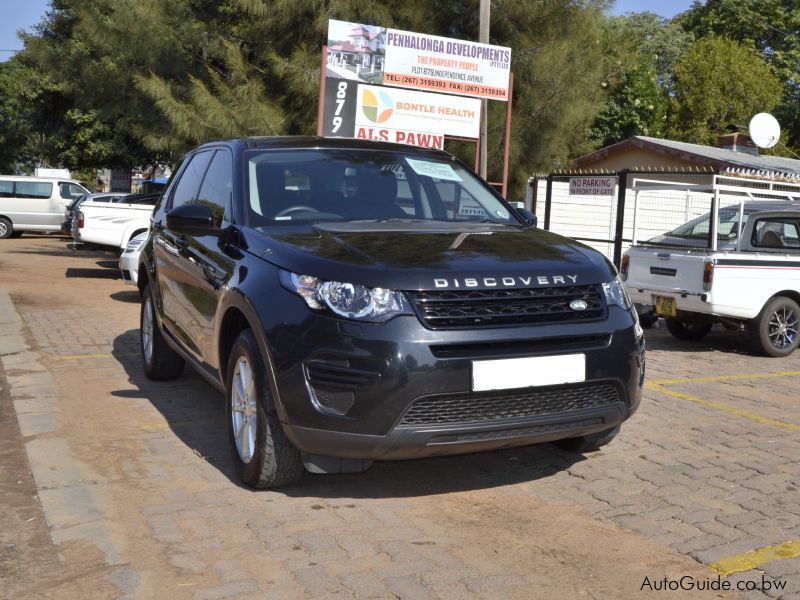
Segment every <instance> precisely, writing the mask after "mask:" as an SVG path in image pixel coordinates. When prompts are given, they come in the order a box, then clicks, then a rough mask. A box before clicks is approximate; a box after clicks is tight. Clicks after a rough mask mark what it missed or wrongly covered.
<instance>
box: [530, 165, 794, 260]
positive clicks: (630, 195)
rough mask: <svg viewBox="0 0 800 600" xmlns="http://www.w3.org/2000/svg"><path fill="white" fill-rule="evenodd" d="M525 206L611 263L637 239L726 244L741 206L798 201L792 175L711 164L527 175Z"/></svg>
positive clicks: (737, 225)
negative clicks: (730, 170)
mask: <svg viewBox="0 0 800 600" xmlns="http://www.w3.org/2000/svg"><path fill="white" fill-rule="evenodd" d="M528 184H529V187H528V194H527V195H526V208H528V209H529V210H532V211H533V212H534V213H536V214H537V215H538V217H539V223H540V225H541V226H542V227H543V228H544V229H547V230H549V231H553V232H555V233H558V234H561V235H564V236H567V237H570V238H573V239H575V240H578V241H581V242H584V243H586V244H587V245H589V246H591V247H593V248H595V249H596V250H598V251H600V252H602V253H603V254H605V255H606V256H607V257H608V258H609V259H611V260H612V261H613V262H614V264H616V265H617V266H619V264H620V260H621V257H622V254H623V253H624V252H625V251H626V250H627V249H628V248H629V247H630V245H631V243H632V242H634V240H635V241H636V242H637V243H649V244H653V245H665V246H672V247H683V248H698V249H717V247H733V246H735V244H736V243H737V242H738V235H739V232H740V231H741V230H742V226H743V224H744V220H745V219H746V217H747V214H748V213H749V212H752V211H753V210H756V209H757V208H759V209H771V208H773V207H774V208H777V207H779V206H783V205H785V204H786V202H787V201H791V200H797V201H800V182H793V181H780V180H775V179H774V178H752V177H742V176H740V175H737V174H717V173H715V172H713V171H711V170H707V171H706V170H694V171H688V170H681V171H632V170H625V171H619V172H616V173H613V172H588V173H587V172H584V171H575V172H559V173H551V174H548V175H538V176H535V177H531V178H530V179H529V181H528Z"/></svg>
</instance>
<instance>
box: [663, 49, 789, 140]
mask: <svg viewBox="0 0 800 600" xmlns="http://www.w3.org/2000/svg"><path fill="white" fill-rule="evenodd" d="M674 78H675V83H674V94H675V95H674V100H673V101H674V109H673V114H672V119H671V124H670V125H671V135H672V137H674V138H675V139H679V140H685V141H688V142H695V143H699V144H710V145H715V144H716V142H717V137H718V136H719V135H720V134H723V133H728V132H729V131H731V130H732V129H735V127H736V126H737V125H741V124H745V125H746V124H747V122H748V121H749V119H750V117H752V115H754V114H756V113H758V112H761V111H769V110H772V108H774V107H775V106H776V105H777V104H778V102H779V101H780V98H781V92H782V90H781V82H780V80H779V79H778V78H777V77H776V76H775V75H774V74H773V73H772V72H771V70H770V68H769V66H768V65H767V64H766V63H765V62H764V61H763V60H762V58H761V57H760V56H759V54H758V53H757V52H756V51H755V50H753V49H750V48H746V47H744V46H742V45H740V44H737V43H736V42H734V41H731V40H728V39H724V38H707V39H701V40H698V41H697V42H695V43H694V44H692V45H691V46H690V47H689V50H688V51H687V53H686V55H685V56H683V58H681V59H680V60H679V61H678V62H677V63H676V64H675V69H674Z"/></svg>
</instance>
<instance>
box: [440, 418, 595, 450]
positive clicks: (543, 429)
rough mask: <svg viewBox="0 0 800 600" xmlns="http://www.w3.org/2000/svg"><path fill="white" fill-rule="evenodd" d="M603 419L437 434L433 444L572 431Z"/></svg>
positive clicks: (592, 425) (592, 424)
mask: <svg viewBox="0 0 800 600" xmlns="http://www.w3.org/2000/svg"><path fill="white" fill-rule="evenodd" d="M602 424H603V419H584V420H582V421H565V422H562V423H549V424H547V425H534V426H532V427H518V428H516V429H500V430H497V429H493V430H491V431H472V432H469V433H456V434H453V435H437V436H436V437H435V438H433V440H432V442H431V443H433V444H448V443H452V442H482V441H485V440H504V439H510V438H518V437H531V436H534V435H545V434H547V433H554V432H556V431H574V430H576V429H586V428H589V427H594V426H596V425H602Z"/></svg>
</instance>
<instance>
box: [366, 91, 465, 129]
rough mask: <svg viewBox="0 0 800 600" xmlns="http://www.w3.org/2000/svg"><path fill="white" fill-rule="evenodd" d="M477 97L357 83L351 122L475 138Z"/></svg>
mask: <svg viewBox="0 0 800 600" xmlns="http://www.w3.org/2000/svg"><path fill="white" fill-rule="evenodd" d="M480 115H481V101H480V100H478V99H476V98H461V97H458V96H445V95H442V94H428V93H426V92H417V91H413V90H404V89H400V88H386V87H378V86H374V85H359V86H358V99H357V103H356V114H355V123H356V125H361V126H364V127H372V126H375V125H379V126H382V127H388V128H391V129H408V130H412V131H422V132H427V133H440V134H444V135H447V136H454V137H466V138H477V137H478V135H479V132H480Z"/></svg>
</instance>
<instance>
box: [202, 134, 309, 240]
mask: <svg viewBox="0 0 800 600" xmlns="http://www.w3.org/2000/svg"><path fill="white" fill-rule="evenodd" d="M302 184H303V181H302V180H297V182H296V183H295V184H294V185H302ZM232 190H233V161H232V159H231V153H230V152H228V151H227V150H217V152H216V153H215V154H214V158H213V159H212V160H211V164H210V165H209V166H208V170H207V171H206V176H205V177H204V178H203V184H202V185H201V186H200V193H198V194H197V201H196V202H197V204H203V205H204V206H207V207H208V208H210V209H211V213H212V214H213V215H214V226H215V227H221V226H222V224H223V223H224V222H230V220H231V192H232Z"/></svg>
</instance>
